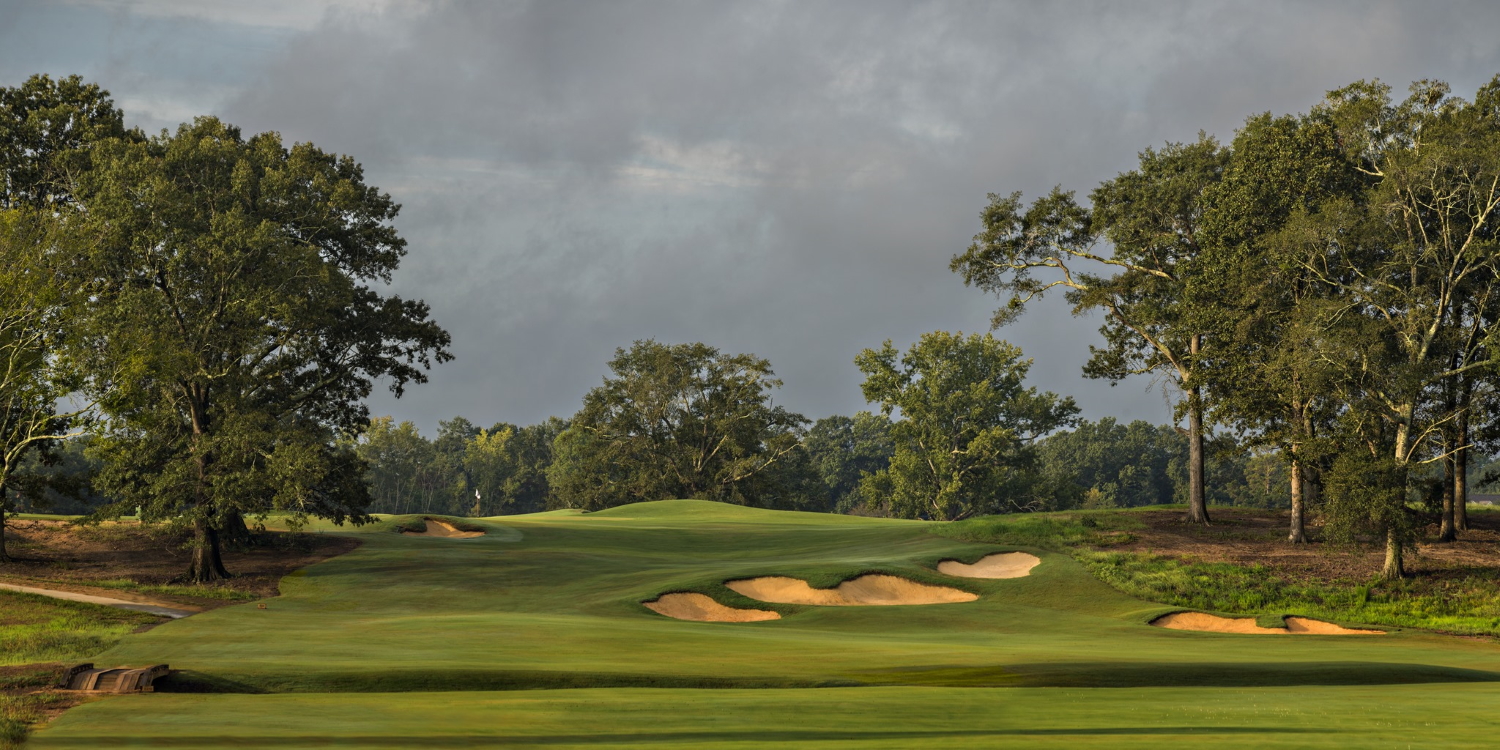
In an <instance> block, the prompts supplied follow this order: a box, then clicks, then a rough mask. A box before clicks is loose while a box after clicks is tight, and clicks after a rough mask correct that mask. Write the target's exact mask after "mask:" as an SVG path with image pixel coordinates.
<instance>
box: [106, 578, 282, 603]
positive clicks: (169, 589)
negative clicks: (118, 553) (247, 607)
mask: <svg viewBox="0 0 1500 750" xmlns="http://www.w3.org/2000/svg"><path fill="white" fill-rule="evenodd" d="M78 583H80V584H82V585H85V586H93V587H96V588H103V589H114V590H116V591H133V592H136V593H140V594H164V595H166V596H189V597H196V598H199V599H221V600H224V601H249V600H251V599H259V598H260V595H258V594H256V593H254V592H251V591H239V590H236V589H232V588H229V587H227V586H208V585H181V584H160V585H152V584H143V583H137V582H136V581H134V580H131V579H129V578H108V579H104V580H100V581H78Z"/></svg>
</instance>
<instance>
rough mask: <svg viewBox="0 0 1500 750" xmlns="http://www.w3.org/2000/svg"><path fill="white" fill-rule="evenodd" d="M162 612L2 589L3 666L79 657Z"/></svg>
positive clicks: (0, 636)
mask: <svg viewBox="0 0 1500 750" xmlns="http://www.w3.org/2000/svg"><path fill="white" fill-rule="evenodd" d="M161 621H162V618H160V617H157V616H155V615H149V614H145V613H143V612H133V611H130V610H123V609H114V608H111V607H101V606H99V605H96V604H85V603H83V602H72V601H66V600H62V599H50V598H48V597H44V596H38V595H36V594H24V593H20V592H15V591H4V590H0V666H9V665H14V664H27V663H30V662H39V661H61V660H66V659H77V658H81V657H86V656H88V655H90V654H95V653H98V652H100V651H103V650H105V649H107V648H109V647H110V646H113V645H114V644H115V643H116V642H118V641H119V640H120V639H121V638H123V637H124V636H126V635H127V634H129V633H131V632H132V631H134V630H137V629H138V628H140V627H141V626H142V625H152V624H155V623H158V622H161Z"/></svg>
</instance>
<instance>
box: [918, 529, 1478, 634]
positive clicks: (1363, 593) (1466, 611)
mask: <svg viewBox="0 0 1500 750" xmlns="http://www.w3.org/2000/svg"><path fill="white" fill-rule="evenodd" d="M1141 527H1142V524H1141V522H1140V521H1139V520H1137V519H1135V518H1132V517H1131V514H1130V513H1129V512H1128V511H1127V512H1107V511H1105V512H1095V513H1077V514H1048V515H1028V516H998V517H985V518H976V519H971V520H967V521H961V522H958V523H954V524H949V525H948V526H946V527H942V528H939V529H936V530H935V531H936V533H939V534H943V535H945V536H952V537H955V538H958V539H963V540H967V541H975V542H989V543H995V544H1013V545H1023V546H1030V547H1037V548H1041V549H1048V550H1054V551H1058V552H1065V553H1067V554H1069V555H1071V556H1072V557H1073V558H1074V559H1075V560H1078V561H1079V562H1080V563H1082V564H1083V565H1084V567H1086V568H1088V570H1089V572H1091V573H1093V574H1094V575H1095V576H1096V577H1098V578H1099V580H1101V581H1104V582H1105V583H1108V584H1109V585H1110V586H1112V587H1114V588H1115V589H1117V590H1118V591H1120V592H1122V593H1125V594H1128V595H1130V596H1133V597H1137V598H1140V599H1145V600H1147V601H1152V602H1160V603H1162V604H1168V605H1172V606H1178V607H1188V608H1192V609H1200V610H1206V611H1210V612H1222V613H1226V614H1244V615H1267V616H1271V615H1286V614H1292V615H1306V616H1309V617H1317V618H1320V619H1326V620H1332V621H1336V622H1352V623H1367V624H1371V625H1386V626H1394V627H1409V628H1422V629H1427V630H1438V631H1443V632H1450V633H1458V634H1462V635H1487V636H1500V585H1497V581H1496V580H1495V576H1494V575H1493V572H1492V573H1491V575H1484V574H1482V573H1480V572H1473V573H1471V574H1468V575H1464V576H1461V577H1459V578H1456V579H1451V578H1450V579H1436V578H1424V579H1408V580H1405V581H1381V580H1378V579H1370V580H1355V579H1339V580H1335V581H1327V582H1309V581H1292V580H1288V579H1287V578H1285V577H1282V576H1280V575H1277V574H1276V572H1275V571H1273V570H1271V569H1269V568H1266V567H1263V566H1260V565H1249V566H1246V565H1235V564H1231V563H1214V562H1194V561H1184V560H1178V559H1175V558H1171V557H1166V556H1163V555H1155V554H1149V553H1139V552H1115V551H1110V550H1109V547H1110V546H1112V545H1115V544H1121V543H1124V542H1128V541H1130V539H1131V538H1130V536H1129V533H1130V530H1132V529H1139V528H1141Z"/></svg>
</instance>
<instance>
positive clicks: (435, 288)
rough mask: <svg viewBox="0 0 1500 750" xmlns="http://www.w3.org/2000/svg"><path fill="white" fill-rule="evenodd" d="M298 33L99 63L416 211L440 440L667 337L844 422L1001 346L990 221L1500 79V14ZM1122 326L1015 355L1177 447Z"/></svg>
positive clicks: (676, 17) (1109, 7) (395, 22)
mask: <svg viewBox="0 0 1500 750" xmlns="http://www.w3.org/2000/svg"><path fill="white" fill-rule="evenodd" d="M184 7H187V6H184ZM286 7H287V8H291V7H293V6H286ZM75 10H76V9H75ZM283 10H285V9H283ZM186 12H187V11H184V13H186ZM127 15H128V14H127ZM160 15H162V14H161V13H158V16H160ZM278 18H280V16H278ZM285 18H286V19H291V20H285V19H284V21H283V22H281V23H280V26H277V24H275V23H269V22H267V23H261V24H259V25H256V24H254V23H252V22H251V21H252V20H253V19H246V18H244V17H241V16H235V15H232V14H231V15H228V16H226V15H223V14H220V15H217V16H216V15H214V14H213V13H206V12H196V15H193V16H192V17H191V18H189V19H187V20H170V19H169V20H165V21H164V20H160V19H159V18H158V19H146V20H141V19H138V18H137V19H135V20H133V21H132V22H133V23H137V24H142V23H145V24H149V25H150V26H151V28H154V29H157V30H158V34H157V36H158V37H162V36H164V35H165V34H167V33H168V30H170V29H178V30H180V29H186V28H190V26H188V25H181V26H170V27H169V26H160V24H169V23H179V24H195V25H194V26H191V28H199V29H208V30H209V31H211V32H212V34H213V35H214V38H220V37H224V38H236V35H239V38H243V39H246V40H250V39H254V40H258V41H257V42H256V43H255V44H250V43H249V42H248V41H247V42H245V45H246V46H245V47H244V49H247V50H251V51H248V52H243V53H242V54H240V55H239V56H238V57H233V60H235V61H237V63H236V64H235V65H233V66H231V67H232V71H230V72H222V73H220V74H218V75H217V77H216V78H214V77H213V76H210V78H213V80H209V81H207V82H204V83H201V84H197V85H203V86H208V87H209V89H211V88H212V86H213V85H218V86H221V87H223V89H224V91H225V92H227V93H219V94H214V95H207V94H203V95H197V96H194V95H192V94H190V93H184V92H186V91H188V90H190V89H191V88H192V85H194V84H193V82H194V81H198V80H200V79H202V78H203V77H204V76H203V75H202V70H203V68H202V67H200V68H198V73H197V74H194V73H193V72H191V71H188V70H181V71H177V72H176V73H173V74H168V75H160V73H161V69H162V67H163V65H164V63H163V61H168V60H169V61H173V62H172V63H171V64H172V65H174V66H178V67H184V68H185V67H188V65H187V63H186V62H184V61H186V60H188V59H190V58H192V57H193V55H203V54H207V53H204V52H201V51H198V52H194V51H193V50H194V49H196V48H194V47H193V45H192V44H191V43H190V42H189V40H187V39H186V38H182V39H180V40H179V43H178V44H177V45H176V46H174V45H173V44H164V45H161V46H160V48H159V49H144V48H140V47H138V46H137V47H132V46H130V45H129V44H128V43H125V42H121V41H119V40H115V41H111V42H109V43H108V44H105V45H103V51H97V52H89V51H88V50H87V49H83V48H80V49H78V50H76V51H74V52H72V53H70V54H72V55H74V56H75V57H77V58H79V59H83V60H90V59H94V58H90V57H89V56H90V55H94V56H95V58H97V57H99V56H103V55H110V56H112V58H113V60H114V63H113V64H112V65H111V66H109V70H107V71H105V72H104V73H103V74H104V75H105V76H106V79H105V82H106V83H107V84H109V85H111V86H112V87H113V88H114V90H115V93H116V94H117V95H119V96H121V98H122V100H123V101H129V100H130V97H131V96H135V97H137V98H146V96H147V94H144V93H140V90H149V91H150V92H165V93H161V94H154V93H153V94H151V96H157V98H158V99H168V100H171V101H170V102H163V103H160V104H159V105H158V106H157V109H158V110H161V111H168V109H169V107H168V105H169V104H171V103H172V102H175V103H176V106H178V108H179V110H180V109H182V108H183V107H199V109H198V110H197V111H212V112H215V113H219V114H222V115H225V116H226V117H227V118H228V119H230V120H231V121H233V122H236V123H238V124H240V125H242V126H244V127H245V128H246V129H247V130H251V131H258V130H267V129H274V130H279V131H281V132H282V133H283V134H285V135H286V136H287V137H288V138H290V139H297V140H312V141H314V142H316V143H318V144H319V145H320V146H323V147H324V148H328V149H332V150H337V151H341V152H346V153H350V154H352V155H354V156H355V157H356V158H358V159H360V160H361V161H363V162H364V163H365V164H366V166H367V169H368V174H369V176H370V179H371V181H372V182H373V183H375V184H377V185H380V186H381V187H382V188H384V189H386V190H388V191H390V192H392V194H393V195H395V196H396V198H397V199H398V200H400V201H401V202H402V203H403V204H404V205H405V209H404V211H403V214H402V217H401V219H400V222H399V225H400V227H401V229H402V231H403V233H404V234H405V235H406V236H407V237H408V239H409V240H410V242H411V254H410V256H409V257H408V259H407V262H406V265H405V267H404V268H403V270H402V272H401V273H400V274H399V276H398V278H397V281H396V285H395V286H396V289H397V291H398V292H400V293H401V294H403V295H408V296H417V297H422V298H424V299H427V300H428V301H429V302H431V303H432V305H433V308H434V311H435V313H436V315H437V317H438V319H439V320H440V321H441V322H442V323H444V324H445V325H446V326H447V327H448V328H449V329H450V330H451V331H452V332H453V334H454V338H455V352H456V353H457V354H458V359H457V360H456V361H455V362H453V363H451V364H449V365H446V366H444V367H442V368H441V369H440V370H438V371H437V372H435V373H434V374H433V384H432V385H430V386H427V387H421V388H417V389H414V390H412V391H410V392H409V393H408V396H407V397H406V398H404V399H402V400H401V401H399V402H396V401H392V400H390V399H388V398H385V397H381V398H378V399H377V400H376V402H375V403H374V405H373V406H374V408H375V409H376V410H377V411H379V412H382V413H384V412H390V413H394V414H396V415H397V416H398V417H402V418H412V419H416V420H417V421H418V422H419V423H420V424H422V425H423V426H424V427H431V426H432V425H433V424H435V422H436V420H437V419H438V418H442V417H446V416H450V415H453V414H464V415H466V416H469V417H470V418H471V419H474V420H475V421H478V422H488V421H491V420H497V419H505V420H508V421H519V422H529V421H533V420H536V419H540V418H542V417H545V416H546V415H548V414H566V413H570V412H572V411H573V410H574V409H575V408H576V407H577V405H578V403H579V400H580V398H581V396H582V393H583V391H584V390H586V389H587V388H588V387H590V386H592V385H594V384H596V383H597V382H598V379H599V378H600V376H601V375H602V374H603V372H604V362H605V361H606V360H607V359H608V358H609V356H610V355H611V353H612V351H613V349H614V348H615V347H616V346H621V345H627V344H629V342H630V341H631V340H633V339H638V338H646V337H656V338H659V339H662V340H669V341H687V340H702V341H706V342H708V343H710V344H713V345H716V346H719V347H721V348H723V349H726V350H730V351H753V352H755V353H757V354H760V355H762V356H765V357H768V358H769V359H770V360H771V361H772V363H773V364H774V365H775V366H776V367H777V369H778V371H779V373H780V374H781V376H782V377H783V379H784V380H785V381H786V383H787V385H786V388H785V389H784V392H783V393H782V394H781V395H780V400H781V401H782V402H784V403H786V404H787V405H789V406H791V407H792V408H794V409H797V410H800V411H803V412H805V413H808V414H809V415H812V416H821V415H825V414H829V413H835V412H843V413H847V412H850V411H853V410H855V409H858V408H861V407H862V405H863V404H862V399H861V398H860V396H859V388H858V383H859V377H858V373H857V371H856V370H855V369H854V367H853V365H852V363H851V360H852V358H853V356H854V354H855V353H856V352H857V351H858V350H859V349H860V348H863V347H866V346H874V345H878V344H879V343H880V342H881V341H882V340H883V339H885V338H893V339H895V340H896V341H897V342H898V343H902V344H904V343H906V342H910V341H911V340H913V339H915V337H916V336H917V335H919V334H920V333H922V332H925V331H930V330H936V329H947V330H960V329H961V330H970V331H973V330H982V329H984V327H985V326H986V325H987V322H988V317H989V312H990V310H991V308H992V307H993V305H994V301H993V300H990V299H986V298H985V297H984V296H983V295H981V294H980V293H979V292H977V291H975V290H971V289H965V288H963V286H962V284H961V282H960V281H959V280H958V279H957V278H956V277H955V276H954V275H953V274H951V273H949V272H948V271H947V260H948V258H949V257H950V256H951V255H952V254H953V253H955V252H958V251H961V250H962V249H963V248H964V247H966V246H967V244H968V241H969V237H970V236H971V235H972V234H974V232H975V231H977V229H978V219H977V215H978V211H979V209H980V208H981V207H982V206H983V204H984V202H985V197H984V196H985V193H987V192H1008V191H1011V190H1016V189H1021V190H1025V191H1027V192H1028V193H1031V194H1036V193H1037V192H1040V191H1044V190H1046V189H1048V188H1050V187H1051V186H1052V185H1054V184H1058V183H1061V184H1064V185H1065V186H1068V187H1070V188H1076V189H1078V190H1079V191H1080V192H1083V193H1086V192H1087V191H1088V190H1089V189H1090V188H1092V187H1093V186H1094V185H1095V184H1097V183H1098V182H1099V181H1100V180H1102V179H1107V178H1109V177H1111V176H1113V175H1114V174H1116V173H1118V172H1119V171H1121V170H1124V169H1128V168H1130V167H1131V165H1132V163H1133V161H1134V158H1135V154H1136V153H1137V152H1138V151H1139V150H1140V149H1142V148H1144V147H1146V146H1150V145H1156V144H1160V143H1161V142H1162V141H1165V140H1187V139H1191V138H1193V137H1195V134H1196V133H1197V132H1198V131H1199V130H1200V129H1202V130H1207V131H1209V132H1211V133H1215V134H1217V135H1219V136H1220V137H1221V138H1224V139H1227V138H1229V137H1231V136H1232V134H1233V130H1234V128H1235V126H1236V125H1238V124H1239V123H1240V122H1242V121H1243V119H1244V118H1245V117H1246V116H1247V115H1250V114H1252V113H1255V112H1260V111H1265V110H1271V111H1276V112H1288V111H1301V110H1305V109H1306V108H1307V107H1309V106H1311V105H1312V104H1314V103H1315V102H1316V101H1317V100H1318V99H1319V98H1320V96H1321V95H1322V93H1323V92H1324V91H1325V90H1327V89H1330V88H1333V87H1336V86H1340V85H1343V84H1345V83H1349V82H1351V81H1353V80H1357V79H1360V78H1371V77H1380V78H1382V79H1384V80H1386V81H1388V82H1391V83H1393V84H1395V85H1396V86H1398V87H1403V86H1405V85H1406V83H1408V82H1409V81H1411V80H1414V79H1418V78H1429V77H1432V78H1442V79H1445V80H1448V81H1450V82H1451V83H1453V84H1454V85H1455V88H1456V89H1457V90H1458V91H1460V92H1463V91H1465V90H1467V91H1472V90H1473V89H1474V88H1475V87H1477V86H1478V85H1479V84H1480V83H1482V82H1483V81H1486V80H1488V79H1489V78H1490V77H1491V76H1492V75H1494V74H1495V73H1497V72H1500V43H1497V40H1496V38H1495V36H1494V34H1493V33H1492V31H1493V29H1494V28H1496V27H1497V23H1496V22H1497V21H1500V7H1496V6H1492V5H1490V4H1486V3H1477V2H1475V3H1458V2H1454V3H1444V4H1437V5H1425V6H1420V7H1419V6H1416V5H1413V4H1407V3H1400V2H1385V3H1377V2H1343V3H1334V2H1326V3H1318V4H1307V3H1227V2H1221V3H1208V2H1176V3H1168V2H1163V3H1154V4H1150V5H1144V4H1132V5H1128V6H1127V5H1125V4H1120V3H1107V2H1075V3H1005V4H1000V3H960V2H946V3H920V4H914V3H909V2H808V3H789V2H739V3H732V4H731V3H688V2H681V3H673V2H650V3H644V2H588V3H585V2H568V1H566V0H549V1H548V2H532V3H524V2H513V3H443V4H436V5H420V6H419V5H414V4H399V3H392V4H384V3H371V4H363V3H341V4H340V5H339V6H337V7H330V8H327V9H326V10H325V12H323V13H322V14H312V13H307V12H300V11H299V12H298V13H295V14H290V15H287V16H285ZM312 18H318V19H320V20H319V21H318V22H317V23H316V24H314V23H313V22H312V21H311V20H310V19H312ZM216 19H217V20H216ZM119 22H120V21H118V20H117V21H116V23H119ZM37 23H40V22H37ZM273 26H275V27H276V28H275V29H274V30H272V31H268V30H267V29H268V28H269V27H273ZM172 33H176V32H172ZM0 34H3V32H0ZM0 41H4V38H3V37H0ZM122 45H123V46H122ZM256 45H259V46H256ZM255 50H259V51H255ZM216 59H217V58H216ZM215 64H218V65H220V67H225V66H226V65H227V63H225V62H223V61H220V62H217V63H215ZM15 67H16V66H15V63H14V61H7V60H6V58H5V57H4V53H0V72H7V73H8V72H9V71H11V70H13V69H15ZM153 74H155V75H153ZM108 76H113V77H114V80H118V81H122V82H125V83H127V84H128V86H121V85H120V84H117V83H114V81H113V80H108ZM147 79H149V80H151V81H153V83H151V84H150V85H149V86H148V85H144V84H142V85H141V86H139V87H137V86H136V83H137V82H140V81H145V80H147ZM174 82H175V83H174ZM174 86H175V87H176V88H173V87H174ZM127 88H128V89H129V90H126V89H127ZM138 89H139V90H138ZM206 90H208V89H206ZM174 97H175V98H174ZM174 111H175V110H174ZM1096 326H1097V322H1095V321H1090V320H1079V319H1074V318H1072V317H1071V316H1069V315H1068V313H1067V310H1066V308H1065V307H1064V306H1062V305H1060V304H1058V303H1056V302H1049V303H1047V304H1045V305H1042V306H1040V307H1039V308H1038V309H1037V310H1035V311H1034V312H1033V313H1032V314H1031V315H1029V316H1028V317H1027V318H1026V319H1024V320H1023V321H1022V322H1020V323H1019V324H1017V325H1015V326H1013V327H1011V328H1008V329H1005V330H1003V331H1001V332H1000V335H1002V336H1004V337H1006V338H1009V339H1010V340H1012V341H1014V342H1015V343H1018V344H1020V345H1021V346H1022V347H1023V348H1024V349H1025V350H1026V351H1027V353H1028V354H1029V355H1031V356H1033V357H1034V358H1035V359H1036V365H1035V368H1034V369H1033V379H1034V381H1036V382H1037V383H1039V384H1041V385H1043V386H1044V387H1046V388H1049V389H1052V390H1057V391H1060V392H1064V393H1071V394H1074V395H1077V396H1078V397H1079V399H1080V402H1081V403H1082V404H1083V406H1084V407H1085V410H1086V412H1087V414H1088V415H1089V416H1101V415H1106V414H1116V415H1120V416H1123V417H1142V418H1147V419H1152V420H1154V421H1161V420H1164V419H1166V418H1167V414H1168V411H1167V408H1166V406H1165V405H1164V401H1163V398H1162V397H1161V396H1160V395H1159V394H1157V393H1154V392H1149V391H1148V390H1147V387H1146V386H1147V385H1148V384H1147V383H1146V382H1145V381H1142V382H1137V383H1127V384H1125V385H1122V386H1121V387H1119V388H1111V387H1109V386H1108V385H1107V384H1104V383H1099V382H1093V381H1085V380H1083V379H1082V378H1081V377H1080V375H1079V367H1080V365H1081V363H1082V361H1083V360H1084V359H1085V358H1086V357H1087V347H1088V344H1089V343H1091V342H1095V341H1097V335H1096V334H1095V332H1094V328H1095V327H1096Z"/></svg>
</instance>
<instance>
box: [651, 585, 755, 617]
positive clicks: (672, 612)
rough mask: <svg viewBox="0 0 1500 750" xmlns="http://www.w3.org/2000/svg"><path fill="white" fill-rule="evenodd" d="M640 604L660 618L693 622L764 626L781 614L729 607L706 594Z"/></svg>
mask: <svg viewBox="0 0 1500 750" xmlns="http://www.w3.org/2000/svg"><path fill="white" fill-rule="evenodd" d="M641 604H642V605H644V606H645V607H646V608H647V609H649V610H651V611H653V612H655V613H657V614H659V615H665V616H667V617H671V618H673V619H677V620H691V621H693V622H764V621H766V620H780V619H781V613H779V612H773V611H771V610H768V609H739V608H738V607H729V606H726V605H723V604H720V603H718V602H717V601H715V600H714V599H713V597H710V596H708V595H706V594H697V593H693V592H690V591H687V592H674V593H671V594H662V595H661V596H658V597H656V598H655V599H653V600H651V601H649V602H641Z"/></svg>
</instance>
